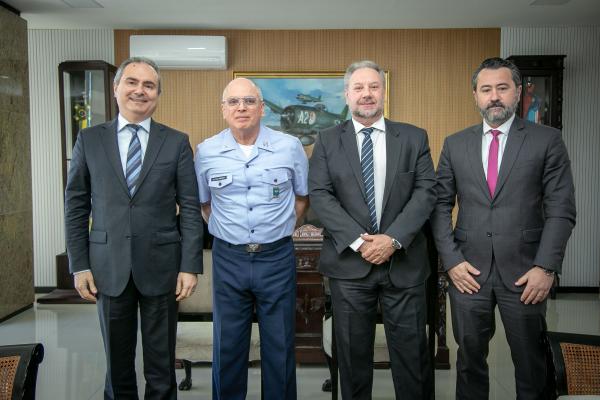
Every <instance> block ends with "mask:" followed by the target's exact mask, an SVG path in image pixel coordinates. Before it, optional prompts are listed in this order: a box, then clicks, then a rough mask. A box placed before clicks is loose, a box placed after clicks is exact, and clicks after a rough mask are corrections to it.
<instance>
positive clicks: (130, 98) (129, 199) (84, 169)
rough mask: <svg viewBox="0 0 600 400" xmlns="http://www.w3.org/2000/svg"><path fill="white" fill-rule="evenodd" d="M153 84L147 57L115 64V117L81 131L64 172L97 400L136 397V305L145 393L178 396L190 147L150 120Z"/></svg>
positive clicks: (197, 229) (187, 284)
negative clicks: (94, 319)
mask: <svg viewBox="0 0 600 400" xmlns="http://www.w3.org/2000/svg"><path fill="white" fill-rule="evenodd" d="M160 89H161V87H160V76H159V72H158V67H157V66H156V64H154V62H152V61H151V60H148V59H145V58H140V57H134V58H130V59H128V60H126V61H125V62H123V64H121V66H120V67H119V69H118V70H117V73H116V76H115V81H114V92H115V97H116V99H117V103H118V105H119V116H118V118H117V119H115V120H113V121H110V122H107V123H105V124H101V125H97V126H94V127H91V128H88V129H84V130H82V131H81V132H80V133H79V135H78V137H77V141H76V143H75V147H74V149H73V157H72V160H71V167H70V169H69V177H68V181H67V188H66V192H65V225H66V236H67V250H68V255H69V265H70V269H71V272H72V273H73V274H74V279H75V287H76V289H77V291H78V292H79V294H80V295H81V297H83V298H85V299H88V300H92V301H97V302H98V314H99V317H100V327H101V330H102V337H103V339H104V347H105V352H106V361H107V362H106V364H107V372H106V384H105V389H104V398H105V399H137V398H138V389H137V383H136V375H135V348H136V339H137V323H138V309H139V312H140V320H141V332H142V341H143V352H144V376H145V378H146V390H145V398H146V399H175V398H176V397H177V386H176V381H175V370H174V366H175V339H176V337H175V336H176V324H177V301H179V300H181V299H183V298H185V297H188V296H189V295H191V294H192V292H193V291H194V288H195V286H196V280H197V279H196V274H197V273H201V272H202V219H201V214H200V205H199V202H198V185H197V181H196V174H195V172H194V163H193V158H192V150H191V147H190V144H189V140H188V137H187V135H185V134H183V133H181V132H178V131H176V130H173V129H171V128H169V127H167V126H165V125H161V124H159V123H157V122H154V121H153V120H152V119H151V116H152V114H153V113H154V110H155V109H156V105H157V102H158V97H159V95H160ZM177 206H179V222H178V217H177V215H176V214H177ZM90 216H91V217H92V224H91V227H90V228H89V219H90ZM88 229H89V230H88Z"/></svg>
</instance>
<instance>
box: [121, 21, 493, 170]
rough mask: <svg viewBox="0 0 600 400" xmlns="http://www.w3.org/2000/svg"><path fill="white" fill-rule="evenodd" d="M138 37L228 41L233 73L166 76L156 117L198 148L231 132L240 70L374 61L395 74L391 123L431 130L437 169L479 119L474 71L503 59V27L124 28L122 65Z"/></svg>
mask: <svg viewBox="0 0 600 400" xmlns="http://www.w3.org/2000/svg"><path fill="white" fill-rule="evenodd" d="M132 34H137V35H140V34H161V35H166V34H184V35H191V34H193V35H223V36H226V37H227V41H228V46H229V61H228V63H229V69H228V70H227V71H163V74H162V75H163V94H162V96H161V100H160V106H159V108H158V110H157V112H156V115H155V118H156V119H157V120H158V121H161V122H163V123H166V124H167V125H170V126H173V127H175V128H177V129H180V130H182V131H184V132H187V133H189V134H190V138H191V142H192V146H193V147H195V145H196V144H197V143H198V142H200V141H202V140H203V139H204V138H207V137H209V136H212V135H213V134H215V133H217V132H218V131H220V130H221V129H223V128H224V127H225V124H224V121H223V120H222V117H221V114H220V107H219V101H220V98H221V92H222V90H223V88H224V86H225V85H226V84H227V82H228V81H229V80H230V79H232V77H233V71H253V72H259V71H343V70H344V69H345V68H346V67H347V65H348V64H349V63H351V62H353V61H357V60H361V59H372V60H373V61H376V62H377V63H379V64H380V65H381V66H382V67H383V68H385V69H386V70H388V71H389V77H390V117H391V119H393V120H398V121H405V122H410V123H413V124H415V125H418V126H420V127H423V128H425V129H427V131H428V133H429V138H430V144H431V149H432V154H433V158H434V161H435V162H436V163H437V159H438V156H439V152H440V151H441V146H442V144H443V139H444V137H445V136H447V135H448V134H450V133H453V132H455V131H457V130H459V129H462V128H464V127H466V126H468V125H472V124H474V123H477V122H479V121H480V116H479V114H478V113H477V111H476V109H475V107H474V102H473V97H472V94H471V88H470V79H471V74H472V72H473V70H474V69H475V68H476V67H477V66H478V65H479V63H480V62H481V61H482V60H483V59H484V58H487V57H493V56H498V55H499V54H500V29H499V28H498V29H497V28H493V29H431V30H426V29H409V30H297V31H286V30H283V31H281V30H279V31H259V30H142V31H135V30H117V31H115V62H116V63H117V64H118V63H120V62H121V61H123V60H124V59H126V58H127V57H128V56H129V36H130V35H132Z"/></svg>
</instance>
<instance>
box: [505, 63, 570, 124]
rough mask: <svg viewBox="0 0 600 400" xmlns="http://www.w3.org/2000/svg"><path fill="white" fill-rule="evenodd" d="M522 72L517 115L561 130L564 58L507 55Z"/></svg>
mask: <svg viewBox="0 0 600 400" xmlns="http://www.w3.org/2000/svg"><path fill="white" fill-rule="evenodd" d="M508 59H509V60H510V61H512V62H513V63H514V64H515V65H516V66H517V67H519V70H520V71H521V79H522V83H521V84H522V88H523V89H522V90H521V99H520V100H521V101H520V103H519V108H518V109H517V115H518V116H519V117H521V118H523V119H528V120H530V121H532V122H536V123H540V124H543V125H548V126H553V127H554V128H557V129H562V102H563V70H564V59H565V56H564V55H552V56H510V57H508Z"/></svg>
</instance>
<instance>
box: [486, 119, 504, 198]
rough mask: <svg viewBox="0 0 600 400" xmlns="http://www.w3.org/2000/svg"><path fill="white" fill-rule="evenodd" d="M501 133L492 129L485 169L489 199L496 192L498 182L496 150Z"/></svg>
mask: <svg viewBox="0 0 600 400" xmlns="http://www.w3.org/2000/svg"><path fill="white" fill-rule="evenodd" d="M501 133H502V132H501V131H499V130H496V129H492V143H491V144H490V152H489V154H488V168H487V184H488V189H489V190H490V197H494V192H495V191H496V183H497V182H498V148H499V147H500V139H498V135H500V134H501Z"/></svg>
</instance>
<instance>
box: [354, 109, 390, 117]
mask: <svg viewBox="0 0 600 400" xmlns="http://www.w3.org/2000/svg"><path fill="white" fill-rule="evenodd" d="M382 114H383V107H382V106H380V107H377V108H375V109H373V110H368V111H363V110H361V109H360V108H358V107H357V108H356V109H354V110H352V115H354V116H355V117H358V118H363V119H371V118H373V117H376V116H379V115H382Z"/></svg>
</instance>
